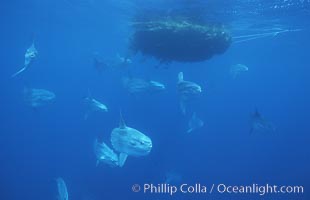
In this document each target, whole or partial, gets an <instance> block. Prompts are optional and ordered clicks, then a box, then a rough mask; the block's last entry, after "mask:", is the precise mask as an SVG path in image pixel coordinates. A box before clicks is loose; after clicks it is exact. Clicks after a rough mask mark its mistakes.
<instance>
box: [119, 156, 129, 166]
mask: <svg viewBox="0 0 310 200" xmlns="http://www.w3.org/2000/svg"><path fill="white" fill-rule="evenodd" d="M127 157H128V155H127V154H125V153H120V154H119V159H118V164H119V166H120V167H123V166H124V164H125V162H126V159H127Z"/></svg>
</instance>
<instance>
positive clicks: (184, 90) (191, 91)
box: [177, 72, 202, 114]
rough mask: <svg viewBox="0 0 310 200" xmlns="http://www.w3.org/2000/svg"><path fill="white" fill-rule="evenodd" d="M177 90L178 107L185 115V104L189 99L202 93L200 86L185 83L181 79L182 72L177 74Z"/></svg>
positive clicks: (182, 78)
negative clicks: (178, 97)
mask: <svg viewBox="0 0 310 200" xmlns="http://www.w3.org/2000/svg"><path fill="white" fill-rule="evenodd" d="M177 90H178V93H179V95H180V98H181V100H180V106H181V110H182V113H183V114H185V113H186V106H185V103H186V102H187V101H188V100H189V99H191V98H192V97H195V96H197V95H199V94H200V93H201V92H202V89H201V86H200V85H198V84H197V83H194V82H191V81H185V80H184V77H183V72H179V74H178V83H177Z"/></svg>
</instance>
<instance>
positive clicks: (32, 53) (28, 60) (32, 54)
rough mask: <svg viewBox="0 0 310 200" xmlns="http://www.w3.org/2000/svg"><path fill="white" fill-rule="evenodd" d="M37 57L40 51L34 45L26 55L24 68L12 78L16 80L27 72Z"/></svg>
mask: <svg viewBox="0 0 310 200" xmlns="http://www.w3.org/2000/svg"><path fill="white" fill-rule="evenodd" d="M37 55H38V51H37V49H36V48H35V46H34V43H32V45H31V46H30V47H29V48H28V49H27V51H26V53H25V60H24V66H23V67H22V68H21V69H20V70H19V71H17V72H16V73H14V74H13V75H12V76H11V77H12V78H14V77H15V76H17V75H18V74H20V73H22V72H23V71H25V70H26V69H27V68H28V67H29V65H30V64H31V63H32V61H33V60H34V59H35V58H36V57H37Z"/></svg>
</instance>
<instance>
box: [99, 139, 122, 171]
mask: <svg viewBox="0 0 310 200" xmlns="http://www.w3.org/2000/svg"><path fill="white" fill-rule="evenodd" d="M94 152H95V155H96V158H97V166H98V164H99V163H105V164H108V165H109V166H111V167H117V166H119V162H118V155H117V154H116V153H114V151H113V150H112V149H110V147H108V145H106V144H105V143H104V142H102V143H99V142H98V141H97V140H95V143H94Z"/></svg>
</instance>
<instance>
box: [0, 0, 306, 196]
mask: <svg viewBox="0 0 310 200" xmlns="http://www.w3.org/2000/svg"><path fill="white" fill-rule="evenodd" d="M198 8H203V9H202V11H201V12H202V13H203V14H205V16H206V18H208V19H209V20H212V21H216V22H219V23H224V24H225V25H227V27H228V29H229V30H230V32H231V34H232V36H233V37H239V36H244V35H253V34H255V35H256V34H260V35H256V36H257V37H256V36H254V37H251V40H248V41H242V42H239V43H238V42H234V41H233V43H232V44H231V46H230V47H229V49H228V50H227V51H226V52H225V53H223V54H221V55H217V56H214V57H212V58H211V59H210V60H207V61H204V62H198V63H179V62H171V63H169V64H168V65H167V66H166V65H165V64H164V67H155V66H157V65H158V63H159V61H158V60H156V59H154V58H152V57H145V56H143V55H141V54H137V55H135V56H132V57H130V59H131V60H132V64H130V66H129V67H128V69H126V71H122V70H119V69H116V70H104V71H103V72H98V71H97V70H96V69H95V67H94V66H93V57H94V52H98V54H99V55H100V56H101V57H102V58H104V59H116V58H117V55H118V54H119V55H121V56H125V55H126V54H127V53H128V46H129V44H130V35H131V34H132V32H133V29H132V28H131V26H130V24H131V22H132V18H133V16H134V15H136V13H139V11H141V10H143V9H148V10H155V11H156V10H164V11H166V13H167V16H169V15H171V13H174V11H175V12H177V11H178V12H181V13H183V12H184V13H185V12H187V11H188V10H190V9H193V10H195V9H198ZM0 11H1V18H0V24H1V32H0V36H1V37H0V38H1V39H0V40H1V47H2V48H1V50H0V51H1V55H2V56H1V60H0V62H1V68H0V70H1V73H0V92H1V104H0V107H1V110H0V119H1V123H0V160H1V165H0V199H5V200H11V199H12V200H15V199H29V200H30V199H47V200H52V199H57V184H56V178H58V177H62V178H63V179H64V180H65V182H66V185H67V189H68V193H69V199H77V200H79V199H80V200H100V199H294V200H295V199H303V200H307V199H310V195H309V191H308V188H309V186H310V183H309V177H310V174H309V168H310V163H309V158H310V149H309V142H310V137H309V132H310V131H309V119H310V115H309V101H310V93H309V92H310V91H309V85H310V79H309V72H310V71H309V69H308V67H309V46H310V39H309V35H310V31H309V25H310V24H309V14H310V2H309V0H304V1H301V0H272V1H267V0H266V1H264V0H249V1H237V0H235V1H234V0H230V1H224V0H223V1H211V0H210V1H198V0H197V1H185V0H184V1H183V0H180V1H172V0H169V1H161V0H158V1H155V0H154V1H141V0H122V1H112V0H107V1H98V0H57V1H50V0H29V1H18V0H3V1H2V2H1V6H0ZM249 27H251V29H249ZM279 27H280V28H281V29H275V28H279ZM294 30H296V31H294ZM282 31H283V32H282ZM270 32H271V33H272V32H273V33H274V34H271V35H270V34H269V35H268V34H267V36H266V37H265V36H264V35H262V34H265V33H270ZM33 41H34V42H35V46H36V48H37V50H38V52H39V53H38V57H37V59H36V60H35V61H34V62H33V64H32V65H31V66H30V67H29V69H27V70H26V71H25V72H23V73H22V74H20V75H19V76H17V77H15V78H11V75H12V74H13V73H15V72H16V71H18V70H19V69H20V68H21V67H22V65H23V62H24V54H25V52H26V50H27V48H29V46H30V45H31V43H32V42H33ZM238 63H241V64H244V65H246V66H247V67H248V69H249V70H248V71H247V72H242V73H241V74H240V75H238V77H237V78H236V79H232V78H231V77H230V74H229V72H230V68H231V66H233V65H235V64H238ZM128 70H129V71H130V74H131V75H132V76H134V77H139V78H144V79H146V80H148V79H152V80H153V79H154V80H158V81H159V82H162V83H164V84H165V85H166V90H165V91H163V92H160V93H151V94H143V95H130V94H128V92H127V91H126V90H125V89H124V87H123V85H122V79H123V77H124V76H126V74H127V73H128ZM180 71H182V72H184V78H185V79H188V80H191V81H194V82H196V83H199V84H200V85H201V87H202V94H201V95H200V97H199V98H197V99H196V100H195V102H194V103H193V104H192V105H191V107H190V110H194V111H195V112H196V113H197V116H199V118H200V119H201V120H203V121H204V126H203V127H201V128H199V129H197V130H195V131H193V132H192V133H186V131H187V129H188V121H189V120H190V117H191V116H190V115H188V114H187V115H183V114H182V112H181V110H180V103H179V101H180V99H179V96H178V92H177V81H178V79H177V75H178V73H179V72H180ZM25 88H43V89H47V90H50V91H53V92H54V93H55V94H56V99H55V101H54V102H52V103H51V104H48V105H46V106H43V107H41V108H38V109H33V108H31V107H29V106H28V105H26V103H25V101H24V97H23V91H24V89H25ZM88 90H90V91H91V93H92V96H94V97H95V98H96V99H98V100H100V101H102V102H104V103H105V104H106V105H107V107H108V109H109V110H108V112H107V113H92V114H91V115H90V116H89V118H88V119H87V120H85V119H84V115H85V112H86V108H85V105H84V104H83V99H84V98H85V97H86V96H87V93H88ZM256 108H257V109H258V110H259V111H260V113H261V114H262V115H263V116H264V118H266V120H268V121H270V123H272V124H273V125H274V127H275V130H274V131H270V130H269V131H257V132H256V133H254V134H249V130H250V129H251V114H252V113H253V112H254V111H255V109H256ZM120 109H121V110H122V114H123V117H124V120H125V122H126V124H127V125H128V126H130V127H134V128H137V129H138V130H140V131H142V132H143V133H145V134H147V135H148V136H149V137H150V138H151V139H152V142H153V148H152V150H151V153H150V154H149V155H147V156H143V157H137V158H135V157H130V156H129V157H128V159H127V161H126V163H125V165H124V166H123V167H122V168H120V167H114V168H112V167H109V166H108V165H104V164H102V165H99V166H96V157H95V155H94V152H93V142H94V140H95V139H96V138H98V139H100V140H101V141H104V142H105V143H106V144H107V145H108V146H111V144H110V134H111V131H112V129H113V128H115V127H118V124H119V118H120V116H119V111H120ZM167 174H172V175H173V174H174V175H175V176H174V181H172V182H171V184H170V185H176V186H179V185H181V184H189V185H195V184H196V183H201V184H202V185H206V186H207V190H208V193H206V194H202V193H200V194H197V193H196V194H195V192H194V193H192V194H189V193H182V192H180V191H179V192H178V193H177V194H174V195H172V196H171V195H170V194H165V193H162V194H159V193H160V192H158V193H157V194H154V193H150V192H146V193H144V192H143V191H140V192H133V191H132V186H133V185H134V184H139V185H140V186H141V187H143V186H144V184H154V185H158V184H164V183H165V182H166V181H167ZM213 184H215V185H216V186H217V185H219V184H225V185H227V186H228V185H231V186H234V185H236V186H243V185H244V186H246V185H253V184H259V185H266V184H271V185H278V186H303V188H304V192H303V193H299V194H293V193H290V194H288V193H286V194H279V193H278V194H265V195H259V194H244V193H243V194H242V193H239V194H229V193H225V194H221V193H219V192H213V193H212V194H210V193H209V190H210V187H211V186H212V185H213Z"/></svg>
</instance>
